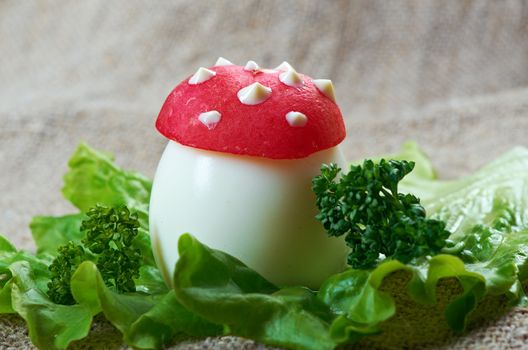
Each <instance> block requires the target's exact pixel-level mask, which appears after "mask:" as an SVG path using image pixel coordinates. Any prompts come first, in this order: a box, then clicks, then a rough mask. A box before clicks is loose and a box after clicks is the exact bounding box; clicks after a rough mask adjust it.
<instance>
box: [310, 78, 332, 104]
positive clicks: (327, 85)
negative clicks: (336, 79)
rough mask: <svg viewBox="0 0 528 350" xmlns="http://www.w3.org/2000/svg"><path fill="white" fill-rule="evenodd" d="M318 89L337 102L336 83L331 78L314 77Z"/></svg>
mask: <svg viewBox="0 0 528 350" xmlns="http://www.w3.org/2000/svg"><path fill="white" fill-rule="evenodd" d="M312 81H313V83H314V85H315V87H316V88H317V90H319V91H320V92H321V93H322V94H323V95H325V96H326V97H328V98H329V99H331V100H332V101H333V102H335V101H336V100H335V93H334V85H333V84H332V80H330V79H314V80H312Z"/></svg>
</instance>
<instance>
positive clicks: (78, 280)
mask: <svg viewBox="0 0 528 350" xmlns="http://www.w3.org/2000/svg"><path fill="white" fill-rule="evenodd" d="M71 288H72V294H73V296H74V298H75V300H76V301H77V302H78V303H79V305H82V306H84V307H85V308H86V309H87V310H90V312H91V315H96V314H97V313H99V312H101V311H102V312H103V314H104V315H105V317H106V319H107V320H108V321H110V323H112V324H113V325H114V326H115V327H116V328H117V329H118V330H119V331H120V332H121V333H123V337H124V340H125V341H126V342H127V343H128V344H129V345H130V346H133V347H135V348H141V349H159V348H161V347H162V346H163V345H165V344H167V343H170V342H171V341H173V340H174V339H175V338H177V337H179V338H188V337H189V336H210V335H217V334H219V333H220V332H221V330H222V327H221V326H217V325H214V324H211V323H209V322H207V321H205V320H203V319H202V318H200V317H198V316H196V315H194V314H192V313H191V312H189V311H187V310H186V309H185V308H184V307H183V306H182V305H181V304H180V303H179V302H178V301H177V299H176V297H175V294H174V291H170V292H165V293H164V294H147V293H127V294H118V293H115V292H113V291H111V290H110V289H109V288H108V287H107V286H106V285H105V283H104V282H103V279H102V277H101V274H100V273H99V271H98V270H97V267H96V265H95V264H94V263H93V262H91V261H86V262H84V263H82V264H81V265H80V266H79V268H78V269H77V271H76V272H75V274H74V275H73V276H72V281H71Z"/></svg>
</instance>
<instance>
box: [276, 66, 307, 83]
mask: <svg viewBox="0 0 528 350" xmlns="http://www.w3.org/2000/svg"><path fill="white" fill-rule="evenodd" d="M279 80H280V81H281V83H283V84H284V85H288V86H292V87H301V86H303V81H302V79H301V76H300V75H299V73H297V72H296V71H295V70H294V69H288V70H287V71H285V72H282V73H281V74H279Z"/></svg>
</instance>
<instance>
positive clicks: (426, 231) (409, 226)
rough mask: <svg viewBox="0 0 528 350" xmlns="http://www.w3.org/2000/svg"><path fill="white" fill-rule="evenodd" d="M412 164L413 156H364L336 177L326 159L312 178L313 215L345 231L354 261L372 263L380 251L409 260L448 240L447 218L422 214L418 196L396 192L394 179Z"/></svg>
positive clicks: (331, 231) (333, 230)
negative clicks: (409, 159) (407, 158)
mask: <svg viewBox="0 0 528 350" xmlns="http://www.w3.org/2000/svg"><path fill="white" fill-rule="evenodd" d="M413 168H414V162H407V161H396V160H388V161H387V160H384V159H382V160H381V161H380V162H379V163H374V162H373V161H372V160H365V161H364V162H363V165H357V166H352V167H351V168H350V171H349V172H348V173H347V174H345V175H343V176H342V177H341V178H339V179H338V174H339V173H340V171H341V169H340V168H339V167H338V166H337V165H336V164H330V165H326V164H324V165H323V166H322V167H321V175H319V176H316V177H315V178H314V179H313V181H312V184H313V186H312V189H313V191H314V193H315V194H316V196H317V199H316V204H317V207H318V208H319V211H320V212H319V214H318V215H317V216H316V218H317V220H319V221H321V223H322V224H323V226H324V228H325V229H326V231H327V233H328V235H330V236H336V237H339V236H343V235H344V236H345V241H346V243H347V245H348V246H349V247H350V248H351V253H350V254H349V256H348V263H349V264H350V265H351V266H352V267H354V268H359V269H365V268H371V267H374V266H375V265H376V264H377V263H378V262H379V260H380V257H383V256H385V257H386V258H393V259H397V260H399V261H401V262H403V263H407V262H409V261H411V260H412V259H414V258H418V257H423V256H426V255H434V254H436V253H438V252H439V251H440V250H441V249H442V248H443V247H444V246H445V245H446V240H447V238H448V237H449V235H450V233H449V231H447V230H446V229H445V223H444V222H442V221H438V220H432V219H428V218H426V213H425V209H424V208H423V207H422V206H421V205H420V199H418V198H417V197H416V196H413V195H412V194H402V193H398V183H399V182H400V181H401V180H402V179H403V178H404V177H405V176H406V175H407V174H409V173H410V172H411V171H412V170H413Z"/></svg>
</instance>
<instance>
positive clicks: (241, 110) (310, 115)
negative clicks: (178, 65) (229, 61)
mask: <svg viewBox="0 0 528 350" xmlns="http://www.w3.org/2000/svg"><path fill="white" fill-rule="evenodd" d="M209 69H211V70H214V71H215V72H216V76H213V77H211V78H210V79H208V80H206V81H204V82H202V83H199V84H196V85H191V84H189V82H188V81H189V79H186V80H185V81H183V82H182V83H180V84H179V85H178V86H176V88H174V90H173V91H172V92H171V93H170V95H169V96H168V97H167V100H166V101H165V103H164V104H163V107H162V108H161V111H160V113H159V116H158V119H157V121H156V128H157V129H158V131H159V132H160V133H161V134H163V135H164V136H165V137H167V138H169V139H171V140H174V141H177V142H179V143H181V144H183V145H186V146H190V147H195V148H200V149H204V150H210V151H218V152H226V153H232V154H241V155H248V156H257V157H265V158H272V159H296V158H304V157H307V156H309V155H310V154H312V153H315V152H318V151H322V150H325V149H328V148H330V147H333V146H336V145H337V144H339V143H340V142H341V141H342V140H343V139H344V138H345V134H346V131H345V125H344V123H343V117H342V115H341V111H340V110H339V107H338V106H337V105H336V104H335V103H334V102H333V101H332V100H331V99H330V98H328V97H327V96H325V95H324V94H323V93H322V92H320V91H319V90H318V89H317V88H316V87H315V85H314V84H313V82H312V78H310V77H308V76H306V75H303V74H299V75H300V76H301V78H302V80H303V85H302V86H300V87H292V86H288V85H286V84H284V83H282V82H281V81H280V80H279V74H280V73H282V72H283V71H278V70H268V69H262V70H257V71H255V72H251V71H245V70H244V67H242V66H235V65H231V66H218V67H212V68H209ZM255 82H259V83H260V84H262V85H264V86H267V87H270V88H271V90H272V93H271V96H270V97H269V98H268V99H267V100H265V101H264V102H262V103H259V104H256V105H245V104H243V103H242V102H240V100H239V99H238V97H237V92H238V91H239V90H240V89H242V88H244V87H246V86H248V85H251V84H253V83H255ZM213 110H215V111H218V112H219V113H220V114H221V119H220V121H219V122H218V124H217V125H216V126H215V127H214V128H213V129H209V128H207V126H205V125H204V124H203V123H202V122H201V121H200V120H199V119H198V117H199V115H200V114H202V113H204V112H209V111H213ZM292 111H295V112H301V113H302V114H304V115H306V117H307V122H306V124H305V125H304V126H302V127H292V126H290V125H289V123H288V121H287V119H286V117H285V116H286V114H287V113H289V112H292Z"/></svg>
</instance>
